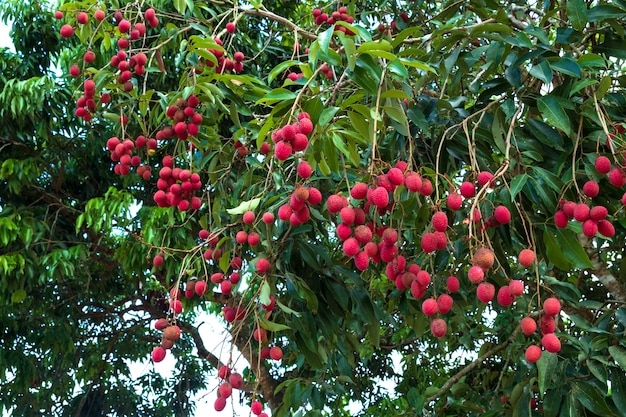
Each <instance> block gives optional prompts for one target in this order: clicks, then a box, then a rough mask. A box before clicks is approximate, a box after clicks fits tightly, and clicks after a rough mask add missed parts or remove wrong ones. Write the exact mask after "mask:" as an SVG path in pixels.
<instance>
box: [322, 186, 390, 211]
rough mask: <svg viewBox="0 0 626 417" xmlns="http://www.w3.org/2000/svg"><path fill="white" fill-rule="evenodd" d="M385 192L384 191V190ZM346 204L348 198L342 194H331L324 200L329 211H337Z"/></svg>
mask: <svg viewBox="0 0 626 417" xmlns="http://www.w3.org/2000/svg"><path fill="white" fill-rule="evenodd" d="M385 192H386V191H385ZM347 205H348V199H347V198H345V197H344V196H342V195H338V194H332V195H330V196H329V197H328V200H326V209H327V210H328V212H329V213H338V212H339V211H340V210H341V209H342V208H344V207H346V206H347Z"/></svg>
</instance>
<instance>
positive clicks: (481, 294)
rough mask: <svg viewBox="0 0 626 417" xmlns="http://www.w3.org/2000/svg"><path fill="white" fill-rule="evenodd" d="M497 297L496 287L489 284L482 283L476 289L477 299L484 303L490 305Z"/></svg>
mask: <svg viewBox="0 0 626 417" xmlns="http://www.w3.org/2000/svg"><path fill="white" fill-rule="evenodd" d="M495 295H496V287H494V285H493V284H491V283H489V282H481V283H480V284H478V287H476V297H477V298H478V299H479V300H480V301H482V302H483V303H488V302H490V301H491V300H493V297H494V296H495Z"/></svg>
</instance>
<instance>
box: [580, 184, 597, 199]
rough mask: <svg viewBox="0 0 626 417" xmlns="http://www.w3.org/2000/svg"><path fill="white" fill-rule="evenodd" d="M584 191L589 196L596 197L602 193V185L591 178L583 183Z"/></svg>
mask: <svg viewBox="0 0 626 417" xmlns="http://www.w3.org/2000/svg"><path fill="white" fill-rule="evenodd" d="M583 192H584V193H585V195H586V196H587V197H589V198H594V197H595V196H597V195H598V194H599V193H600V186H599V185H598V183H597V182H595V181H593V180H589V181H587V182H586V183H585V184H584V185H583Z"/></svg>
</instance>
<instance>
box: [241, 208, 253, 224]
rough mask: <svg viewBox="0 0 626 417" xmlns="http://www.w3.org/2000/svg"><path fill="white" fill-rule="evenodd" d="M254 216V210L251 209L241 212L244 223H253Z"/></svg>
mask: <svg viewBox="0 0 626 417" xmlns="http://www.w3.org/2000/svg"><path fill="white" fill-rule="evenodd" d="M254 217H255V216H254V212H253V211H251V210H248V211H246V212H245V213H244V214H243V222H244V223H245V224H252V223H254Z"/></svg>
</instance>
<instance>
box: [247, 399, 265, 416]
mask: <svg viewBox="0 0 626 417" xmlns="http://www.w3.org/2000/svg"><path fill="white" fill-rule="evenodd" d="M250 409H251V410H252V414H254V415H255V416H258V415H259V414H261V413H262V412H263V404H261V403H260V402H258V401H254V402H252V405H251V406H250Z"/></svg>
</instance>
